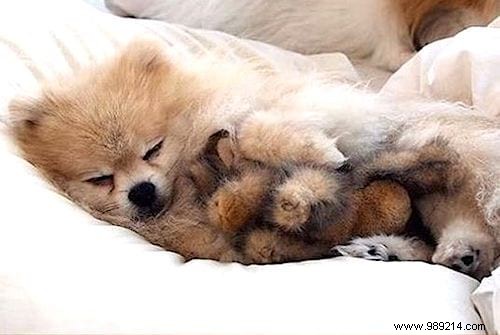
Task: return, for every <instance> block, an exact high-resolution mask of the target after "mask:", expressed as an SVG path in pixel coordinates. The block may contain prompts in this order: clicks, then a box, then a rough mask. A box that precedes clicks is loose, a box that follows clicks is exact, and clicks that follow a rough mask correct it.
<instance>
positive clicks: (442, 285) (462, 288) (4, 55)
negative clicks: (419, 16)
mask: <svg viewBox="0 0 500 335" xmlns="http://www.w3.org/2000/svg"><path fill="white" fill-rule="evenodd" d="M27 8H29V11H27V10H26V9H27ZM150 34H156V35H158V36H160V37H161V38H163V39H164V41H165V45H166V47H170V48H175V49H183V50H185V51H189V50H203V49H209V48H225V49H227V50H228V51H230V52H232V53H234V55H235V57H259V58H262V57H266V59H267V60H268V61H269V62H270V64H271V65H273V66H276V67H277V68H279V69H282V70H286V69H290V68H295V69H302V70H304V71H309V70H311V69H313V68H315V67H317V63H314V62H313V61H312V60H310V59H308V58H304V57H302V56H300V55H297V54H293V53H290V52H285V51H281V50H279V49H276V48H273V47H270V46H266V45H263V44H260V43H255V42H247V41H243V40H239V39H236V38H233V37H230V36H227V35H224V34H220V33H214V32H203V31H196V30H189V29H186V28H183V27H180V26H172V25H166V24H163V23H158V22H149V21H142V20H141V21H138V20H130V19H121V18H116V17H113V16H111V15H108V14H104V13H101V12H98V11H97V10H94V9H92V8H91V7H89V6H86V5H84V4H83V3H81V2H78V1H76V0H46V1H37V0H31V1H29V0H18V1H2V2H0V71H1V73H2V77H1V78H0V94H1V96H0V104H1V108H2V112H3V111H4V107H5V106H6V105H7V103H8V101H9V99H10V98H11V97H12V96H13V95H14V94H16V93H17V92H19V91H21V90H25V89H29V88H30V87H33V86H36V85H37V84H38V81H37V78H39V77H50V76H53V75H55V74H57V73H60V72H64V71H71V68H72V67H75V66H81V65H83V64H87V63H90V62H92V61H94V60H98V59H101V58H104V57H106V56H109V55H111V54H112V53H113V52H114V51H115V50H116V46H117V45H119V44H122V43H124V42H125V41H127V40H130V39H131V38H133V37H134V36H145V35H150ZM334 58H336V59H337V60H342V59H344V58H342V57H340V58H339V57H337V56H335V57H334ZM344 60H345V59H344ZM334 63H335V62H334ZM344 64H345V63H344ZM330 65H332V64H330ZM329 69H331V68H329ZM343 69H344V70H345V69H346V68H345V67H344V68H343ZM334 72H335V71H334ZM4 131H5V130H2V132H4ZM0 133H1V132H0ZM11 151H12V148H11V147H10V146H9V142H8V141H7V138H6V137H5V135H0V162H1V164H0V168H1V173H0V185H1V187H0V204H1V210H0V333H2V334H25V333H51V334H54V333H65V334H69V333H72V334H82V333H86V334H89V333H92V334H112V333H120V334H126V333H128V334H132V333H156V334H159V333H161V334H218V335H224V334H311V335H313V334H332V333H345V334H355V333H365V334H370V333H372V334H375V333H378V334H382V333H383V334H398V333H401V331H397V330H395V328H394V323H405V322H406V323H408V322H414V323H415V322H417V323H427V322H433V321H434V322H437V321H448V322H455V323H458V322H462V324H465V323H470V324H476V323H480V319H479V317H478V315H477V314H476V313H475V311H474V308H473V306H472V304H471V302H470V298H469V297H470V293H471V292H472V291H473V290H474V289H475V288H476V287H477V285H478V283H477V281H475V280H473V279H471V278H469V277H467V276H465V275H462V274H459V273H456V272H453V271H451V270H449V269H446V268H444V267H441V266H437V265H427V264H423V263H404V262H396V263H376V262H368V261H362V260H356V259H345V258H340V259H334V260H323V261H311V262H302V263H294V264H284V265H269V266H248V267H245V266H242V265H238V264H231V265H222V264H218V263H215V262H210V261H192V262H189V263H187V264H182V263H181V261H180V258H179V257H178V256H176V255H175V254H173V253H170V252H167V251H164V250H161V249H160V248H158V247H155V246H153V245H151V244H148V243H147V242H145V241H144V240H143V239H142V238H140V237H139V236H137V235H136V234H134V233H132V232H130V231H128V230H126V229H123V228H120V227H115V226H111V225H108V224H105V223H102V222H99V221H97V220H95V219H93V218H92V217H90V216H89V215H88V214H86V213H84V212H83V211H82V210H80V209H79V208H77V207H76V206H75V205H73V204H72V203H71V202H70V201H69V200H67V199H65V198H63V197H61V196H59V195H57V194H56V193H55V192H53V191H52V190H51V189H50V187H48V186H47V184H46V183H45V182H43V181H42V180H41V179H40V178H39V177H38V176H37V175H36V173H35V172H34V171H33V170H32V168H31V167H30V166H29V165H28V164H27V163H26V162H25V161H23V160H22V159H20V158H18V157H17V156H16V155H14V154H13V153H12V152H11ZM460 333H470V332H465V331H462V332H460ZM477 333H482V332H477Z"/></svg>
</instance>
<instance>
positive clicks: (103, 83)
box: [10, 42, 500, 277]
mask: <svg viewBox="0 0 500 335" xmlns="http://www.w3.org/2000/svg"><path fill="white" fill-rule="evenodd" d="M10 112H11V115H12V133H13V136H14V138H15V139H16V141H17V143H18V144H19V146H20V148H21V149H22V151H23V153H24V155H25V157H26V158H27V159H28V160H29V161H31V162H32V163H33V164H35V165H36V166H37V167H38V168H39V169H40V170H41V171H42V172H43V173H44V174H45V175H46V176H47V177H48V178H49V179H50V180H52V181H53V182H54V183H55V184H56V185H57V186H59V187H60V188H61V189H62V190H63V191H65V192H66V193H67V194H68V195H69V196H70V197H71V198H73V199H74V200H76V201H78V202H79V203H81V204H83V205H84V206H86V207H87V208H90V209H91V210H92V211H94V212H97V213H99V214H100V215H106V217H107V218H109V219H110V220H114V221H115V222H119V223H121V224H124V225H129V226H130V227H131V228H132V229H135V230H137V231H139V232H140V233H144V234H145V235H148V234H149V239H150V240H152V241H154V242H156V243H158V244H161V245H163V246H164V247H166V248H168V249H170V250H174V251H178V252H180V253H182V254H183V255H187V256H188V257H203V258H214V259H224V260H237V259H238V256H235V254H234V250H232V249H231V246H230V245H229V243H228V241H227V240H225V239H224V236H223V235H221V234H220V233H219V232H217V231H214V230H212V229H210V228H208V227H207V226H206V225H203V220H202V219H201V218H200V217H199V216H198V214H197V212H196V210H195V209H193V208H192V207H193V206H190V205H189V204H190V201H191V198H192V194H191V193H190V191H189V187H188V186H186V185H185V184H183V183H182V178H180V176H182V174H183V172H184V170H185V167H186V164H187V163H188V162H190V161H192V160H193V159H195V158H196V157H197V155H198V154H199V152H200V151H201V150H202V148H203V146H204V144H205V142H206V141H207V139H208V138H209V137H210V135H211V134H213V133H215V132H216V131H218V130H220V129H233V130H234V131H235V132H236V134H237V141H238V143H239V145H240V149H241V151H242V153H243V155H244V157H247V158H249V159H253V160H255V161H257V162H261V163H264V164H266V165H271V166H273V165H274V166H276V165H278V166H279V165H282V164H286V163H289V162H300V163H304V162H305V163H307V162H309V161H311V162H320V163H325V164H330V165H334V166H335V165H341V164H343V163H344V161H345V159H346V157H348V158H349V159H350V160H351V161H352V163H353V164H356V163H357V162H359V161H361V160H362V159H363V158H364V157H366V156H367V155H371V154H373V153H374V152H376V151H377V150H378V149H380V148H385V147H387V146H388V145H390V146H393V147H395V148H399V149H401V150H409V151H411V150H414V149H418V148H421V147H423V146H425V145H426V144H428V143H431V142H433V141H436V139H440V140H442V141H445V142H446V143H447V145H448V146H449V148H450V150H453V151H454V152H456V153H457V154H458V155H459V157H460V159H461V162H462V163H463V166H464V169H465V170H466V171H467V172H468V173H467V175H466V176H465V181H464V183H463V185H461V187H460V188H458V189H457V188H452V189H454V191H447V190H445V191H443V192H436V193H434V194H432V195H430V196H422V197H420V198H418V201H417V204H416V205H417V207H418V209H419V210H420V212H421V214H422V217H423V221H424V224H426V225H427V226H428V227H429V228H430V230H431V231H432V233H433V235H434V237H435V238H436V239H437V241H438V244H437V248H436V251H435V253H434V255H433V257H432V259H433V261H435V262H437V263H440V264H444V265H446V266H450V267H454V268H457V269H459V270H460V271H463V272H466V273H470V274H473V275H475V276H477V277H481V276H484V275H485V274H486V273H488V271H489V269H490V266H491V264H492V262H493V258H494V256H495V254H496V253H497V241H498V237H499V236H500V234H499V232H500V229H499V228H500V225H499V223H498V219H499V206H500V201H499V194H500V169H499V165H500V154H499V151H498V147H499V146H500V126H499V123H498V121H497V120H492V119H488V118H486V117H483V116H482V115H481V114H480V113H479V112H476V111H473V110H471V109H468V108H466V107H464V106H459V105H455V104H447V103H440V102H401V101H397V100H395V99H393V98H391V97H384V96H381V95H377V94H374V93H369V92H366V91H363V90H362V89H359V88H356V87H353V86H349V85H346V84H341V83H328V82H325V81H323V80H320V79H318V78H316V77H304V76H303V75H294V74H290V73H286V74H285V73H276V72H273V71H271V70H269V69H264V68H260V67H259V66H258V64H245V63H241V62H236V61H224V60H223V59H222V58H220V57H219V58H217V57H212V58H206V57H200V58H197V57H193V58H189V57H186V56H183V57H178V56H175V55H169V54H166V53H165V52H164V51H163V50H162V49H161V48H160V47H159V46H157V45H155V44H154V43H151V42H136V43H134V44H131V45H129V46H128V47H127V48H125V50H123V51H122V52H121V53H120V54H119V55H118V56H117V57H116V58H114V59H111V60H110V61H108V62H106V63H104V64H100V65H96V66H95V67H92V68H89V69H84V70H82V72H81V73H79V74H78V75H77V76H74V77H72V78H67V77H66V78H62V79H61V80H60V81H55V82H52V83H47V85H45V86H44V87H43V88H42V90H41V92H40V94H39V95H38V96H35V97H31V98H23V99H17V100H15V101H13V102H12V103H11V107H10ZM176 213H177V214H179V213H181V214H182V213H184V214H185V215H187V218H186V216H184V217H183V218H182V219H179V217H175V215H176ZM181 214H179V215H181ZM189 215H191V217H189ZM150 221H153V222H156V223H157V224H156V225H155V224H151V225H148V224H147V222H150ZM123 222H125V223H123ZM141 229H142V230H141ZM155 229H156V230H155ZM493 233H496V234H497V235H496V237H497V240H495V238H494V235H493ZM147 238H148V237H147ZM273 243H274V242H273Z"/></svg>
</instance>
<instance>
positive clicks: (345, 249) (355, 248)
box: [331, 243, 399, 261]
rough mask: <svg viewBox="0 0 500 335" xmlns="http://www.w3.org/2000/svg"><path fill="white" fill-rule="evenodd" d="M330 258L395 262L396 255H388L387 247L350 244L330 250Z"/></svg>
mask: <svg viewBox="0 0 500 335" xmlns="http://www.w3.org/2000/svg"><path fill="white" fill-rule="evenodd" d="M331 253H332V256H348V257H357V258H363V259H368V260H372V261H397V260H399V258H398V257H397V256H396V255H391V254H389V250H388V249H387V246H385V245H383V244H382V243H380V244H363V243H351V244H347V245H338V246H335V247H333V248H332V249H331Z"/></svg>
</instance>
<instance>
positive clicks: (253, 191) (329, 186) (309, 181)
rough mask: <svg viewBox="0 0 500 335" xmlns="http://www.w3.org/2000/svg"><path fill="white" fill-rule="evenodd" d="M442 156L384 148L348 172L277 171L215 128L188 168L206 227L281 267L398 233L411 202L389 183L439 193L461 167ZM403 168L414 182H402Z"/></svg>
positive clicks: (438, 150)
mask: <svg viewBox="0 0 500 335" xmlns="http://www.w3.org/2000/svg"><path fill="white" fill-rule="evenodd" d="M446 152H447V150H446V148H445V146H444V144H442V143H434V144H430V145H428V146H426V147H424V148H422V149H421V151H420V152H414V153H410V152H404V151H402V152H396V151H391V150H389V151H383V152H381V153H380V154H378V155H376V156H375V157H372V158H371V159H370V160H369V161H366V162H364V163H363V164H362V165H361V166H360V167H359V169H356V171H355V172H352V173H350V172H347V173H346V172H343V173H340V172H338V171H337V170H336V169H328V168H325V167H324V166H321V165H319V166H311V165H306V166H300V165H298V166H293V167H291V166H288V167H287V168H282V169H275V168H270V167H265V166H263V165H262V164H258V163H254V162H251V161H248V160H247V159H245V158H244V157H243V156H241V153H240V152H238V148H237V144H236V143H233V141H232V140H231V139H230V138H229V137H228V133H227V132H224V131H221V132H218V133H216V134H215V135H213V136H211V138H210V140H209V141H208V145H207V147H206V148H205V150H204V152H203V153H202V154H201V156H200V157H199V158H198V159H197V160H196V161H195V162H194V163H193V164H192V165H191V168H190V178H191V179H192V180H193V181H194V184H195V185H196V188H197V190H198V193H199V194H201V198H200V203H201V207H203V208H204V210H205V211H206V216H208V218H209V223H210V224H211V225H212V226H214V227H217V228H219V229H222V230H223V231H224V232H226V234H228V237H229V238H234V239H236V240H237V241H240V242H241V241H243V250H244V254H245V257H247V259H248V260H249V261H251V262H257V263H269V262H279V261H283V260H286V259H288V260H294V259H300V257H304V256H305V255H308V258H311V257H313V258H314V257H319V256H321V255H322V254H324V253H325V251H327V250H328V249H327V246H332V245H337V244H341V243H346V242H347V241H348V240H350V239H351V238H352V237H353V236H359V237H363V236H371V235H375V234H402V233H404V231H405V227H406V224H407V222H408V219H409V217H410V214H411V201H410V197H409V195H408V193H407V191H406V190H405V189H404V188H403V187H402V186H401V185H400V184H398V183H396V182H394V181H392V180H391V179H394V180H397V179H399V180H400V181H402V182H403V183H405V184H406V185H407V186H408V187H410V188H411V189H412V192H413V193H414V194H415V195H419V194H425V193H426V192H437V191H438V190H443V189H444V188H446V186H443V184H444V185H446V183H447V182H448V181H449V180H450V179H453V184H457V183H458V182H459V178H462V176H457V177H455V176H449V175H451V174H452V173H453V172H454V170H455V169H459V168H456V167H455V166H456V165H455V163H456V157H455V156H452V155H449V154H446ZM221 157H222V158H221ZM389 157H392V161H393V162H394V164H393V165H388V163H389ZM409 169H413V170H414V172H413V174H412V175H413V176H414V178H413V177H406V178H407V179H406V180H403V179H402V177H403V176H404V175H406V172H408V171H409ZM353 175H355V177H353ZM353 178H356V179H357V180H356V181H354V180H353ZM376 178H385V179H386V180H376ZM420 180H421V182H420ZM454 186H457V185H454ZM262 227H264V229H263V228H262ZM266 255H267V256H266ZM266 257H267V258H266Z"/></svg>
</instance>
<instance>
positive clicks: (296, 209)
mask: <svg viewBox="0 0 500 335" xmlns="http://www.w3.org/2000/svg"><path fill="white" fill-rule="evenodd" d="M272 214H273V221H274V223H275V224H277V225H278V226H279V227H281V228H282V229H284V230H286V231H291V232H293V231H300V230H302V228H303V227H304V225H305V224H306V223H307V221H308V220H309V217H310V215H311V204H310V203H309V201H308V199H307V197H304V195H303V194H301V193H300V192H299V191H297V190H294V189H293V187H284V188H282V189H280V190H279V192H278V194H277V196H276V198H275V202H274V208H273V213H272Z"/></svg>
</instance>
